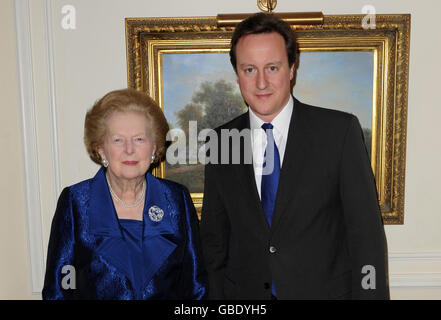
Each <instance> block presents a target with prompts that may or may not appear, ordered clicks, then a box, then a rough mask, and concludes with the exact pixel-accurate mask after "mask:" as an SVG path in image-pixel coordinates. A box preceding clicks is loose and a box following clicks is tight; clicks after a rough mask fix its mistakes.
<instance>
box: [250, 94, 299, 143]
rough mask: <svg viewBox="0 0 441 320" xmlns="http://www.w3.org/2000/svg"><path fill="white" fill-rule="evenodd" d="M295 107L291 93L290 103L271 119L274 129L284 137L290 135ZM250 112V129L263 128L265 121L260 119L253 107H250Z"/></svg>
mask: <svg viewBox="0 0 441 320" xmlns="http://www.w3.org/2000/svg"><path fill="white" fill-rule="evenodd" d="M293 107H294V100H293V98H292V96H291V95H289V100H288V103H287V104H286V105H285V106H284V107H283V109H282V111H280V113H279V114H278V115H277V116H276V117H275V118H274V119H273V121H271V124H272V125H273V126H274V131H275V132H276V133H278V134H281V135H282V136H283V137H287V136H288V129H289V122H290V121H291V115H292V111H293ZM248 110H249V114H250V129H251V131H252V132H254V130H255V129H261V128H262V124H264V123H265V122H264V121H263V120H262V119H260V118H259V117H258V116H257V115H256V114H255V113H254V112H253V110H251V108H248Z"/></svg>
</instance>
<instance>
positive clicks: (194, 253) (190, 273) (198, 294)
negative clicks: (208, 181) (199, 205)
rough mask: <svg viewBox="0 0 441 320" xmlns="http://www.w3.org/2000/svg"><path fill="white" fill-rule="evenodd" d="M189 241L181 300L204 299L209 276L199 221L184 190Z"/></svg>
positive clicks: (187, 242)
mask: <svg viewBox="0 0 441 320" xmlns="http://www.w3.org/2000/svg"><path fill="white" fill-rule="evenodd" d="M184 199H185V225H186V229H187V239H186V248H185V255H184V261H183V267H182V276H181V286H180V289H181V290H183V292H182V293H181V298H184V299H195V300H201V299H204V298H205V297H206V295H207V279H206V278H207V275H206V271H205V267H204V264H203V259H202V253H201V242H200V235H199V221H198V218H197V214H196V210H195V208H194V205H193V202H192V200H191V197H190V194H189V192H188V190H186V189H185V190H184Z"/></svg>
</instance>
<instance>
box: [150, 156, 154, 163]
mask: <svg viewBox="0 0 441 320" xmlns="http://www.w3.org/2000/svg"><path fill="white" fill-rule="evenodd" d="M154 161H155V155H154V154H152V161H150V163H153V162H154Z"/></svg>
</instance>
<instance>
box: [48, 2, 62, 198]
mask: <svg viewBox="0 0 441 320" xmlns="http://www.w3.org/2000/svg"><path fill="white" fill-rule="evenodd" d="M44 4H45V18H46V19H45V22H46V26H45V27H46V28H45V31H46V42H47V46H46V56H47V65H48V79H49V99H50V101H49V108H50V115H51V125H52V127H51V140H52V143H51V147H52V154H53V163H52V164H53V172H54V183H55V188H54V192H55V194H54V199H58V196H59V195H60V193H61V178H60V155H59V148H58V125H57V100H56V88H55V63H54V32H53V23H52V0H46V1H45V2H44Z"/></svg>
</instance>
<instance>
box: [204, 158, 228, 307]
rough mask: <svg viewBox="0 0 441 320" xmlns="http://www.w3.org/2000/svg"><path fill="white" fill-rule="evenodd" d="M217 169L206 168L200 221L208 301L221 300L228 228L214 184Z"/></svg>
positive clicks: (212, 167)
mask: <svg viewBox="0 0 441 320" xmlns="http://www.w3.org/2000/svg"><path fill="white" fill-rule="evenodd" d="M215 170H216V166H214V165H212V164H207V165H206V166H205V186H204V203H203V207H202V218H201V238H202V252H203V255H204V261H205V265H206V267H207V271H208V297H209V299H215V300H218V299H224V298H225V297H224V289H223V280H224V272H225V266H226V261H227V258H228V246H229V243H228V241H229V235H230V226H229V220H228V216H227V213H226V210H225V208H224V205H223V203H222V201H221V197H220V194H219V191H218V188H217V184H216V181H217V180H216V177H215V174H216V171H215Z"/></svg>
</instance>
